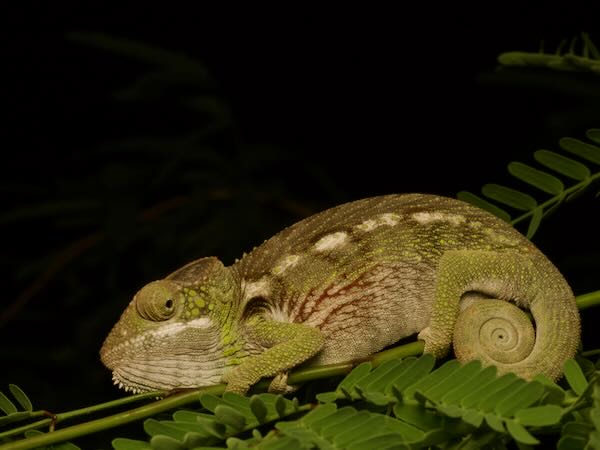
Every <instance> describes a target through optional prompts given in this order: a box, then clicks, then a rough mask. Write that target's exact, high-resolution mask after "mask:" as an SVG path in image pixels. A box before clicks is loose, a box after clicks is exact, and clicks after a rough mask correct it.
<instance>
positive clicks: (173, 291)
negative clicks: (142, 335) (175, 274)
mask: <svg viewBox="0 0 600 450" xmlns="http://www.w3.org/2000/svg"><path fill="white" fill-rule="evenodd" d="M180 295H181V292H180V288H179V287H178V286H177V285H176V284H175V283H172V282H170V281H167V280H160V281H153V282H152V283H149V284H147V285H146V286H144V287H143V288H142V289H140V290H139V292H138V293H137V294H136V296H135V307H136V309H137V312H138V314H139V315H140V316H141V317H142V318H144V319H146V320H151V321H154V322H160V321H163V320H168V319H170V318H171V317H173V315H174V314H175V310H176V309H177V303H178V302H177V299H178V298H179V296H180Z"/></svg>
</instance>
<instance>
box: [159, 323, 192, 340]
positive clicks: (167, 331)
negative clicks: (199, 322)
mask: <svg viewBox="0 0 600 450" xmlns="http://www.w3.org/2000/svg"><path fill="white" fill-rule="evenodd" d="M185 328H186V326H185V324H183V323H181V322H174V323H170V324H168V325H163V326H162V327H160V328H159V329H158V330H156V331H153V332H152V334H153V335H154V336H155V337H158V338H162V337H167V336H174V335H176V334H178V333H180V332H182V331H183V330H184V329H185Z"/></svg>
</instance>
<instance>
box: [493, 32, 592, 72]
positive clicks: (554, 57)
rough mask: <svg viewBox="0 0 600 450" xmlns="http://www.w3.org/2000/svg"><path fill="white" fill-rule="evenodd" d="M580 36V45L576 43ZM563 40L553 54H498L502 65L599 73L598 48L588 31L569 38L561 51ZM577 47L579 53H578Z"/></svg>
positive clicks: (517, 52) (540, 52)
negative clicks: (567, 44)
mask: <svg viewBox="0 0 600 450" xmlns="http://www.w3.org/2000/svg"><path fill="white" fill-rule="evenodd" d="M579 38H581V45H578V41H579ZM564 44H565V42H564V41H563V42H562V43H561V44H560V45H559V46H558V48H557V50H556V52H555V53H554V54H552V53H544V52H543V49H540V51H539V52H537V53H534V52H519V51H516V52H505V53H502V54H500V55H499V56H498V62H499V63H500V64H501V65H503V66H521V67H546V68H549V69H554V70H560V71H572V72H590V73H597V74H600V56H599V52H598V49H597V48H596V46H595V45H594V43H593V42H592V39H591V38H590V36H589V34H588V33H581V35H580V36H575V37H574V38H573V39H571V40H570V42H569V46H568V50H567V51H566V52H563V49H564ZM578 47H579V54H578Z"/></svg>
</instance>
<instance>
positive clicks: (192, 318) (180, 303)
mask: <svg viewBox="0 0 600 450" xmlns="http://www.w3.org/2000/svg"><path fill="white" fill-rule="evenodd" d="M192 264H194V263H192ZM195 264H196V267H195V269H196V270H195V271H194V272H193V273H191V272H190V271H189V270H188V271H187V272H185V273H184V272H182V269H180V271H177V272H175V273H174V274H171V275H170V276H169V277H167V278H166V279H163V280H159V281H153V282H152V283H149V284H147V285H146V286H144V287H143V288H142V289H140V290H139V291H138V293H137V294H136V295H135V296H134V298H133V300H132V301H131V303H130V304H129V306H128V307H127V308H126V309H125V311H124V312H123V314H122V315H121V318H120V320H119V321H118V322H117V324H116V325H115V326H114V328H113V329H112V330H111V332H110V334H109V335H108V337H107V338H106V340H105V341H104V344H103V346H102V349H101V350H100V358H101V360H102V362H103V363H104V365H105V366H106V367H108V368H109V369H111V370H112V372H113V380H114V382H115V384H118V385H119V386H120V387H122V388H125V389H126V390H128V391H129V390H130V391H133V392H143V391H151V390H169V389H175V388H191V387H198V386H205V385H211V384H218V383H219V382H220V380H221V377H222V375H223V371H224V369H225V366H226V364H227V362H228V361H230V360H231V358H235V357H236V356H238V353H239V352H240V351H241V346H240V345H239V343H238V342H236V339H233V333H234V332H235V330H233V329H232V324H231V323H230V322H228V321H231V317H232V316H234V314H232V308H234V306H235V304H236V303H237V302H236V300H237V299H236V293H237V292H239V289H236V288H235V280H234V278H233V277H232V276H231V274H230V272H229V270H228V269H227V268H226V267H224V266H223V265H222V264H221V262H220V261H218V260H217V259H216V258H203V259H202V260H199V261H197V262H195ZM198 265H202V266H203V267H202V269H203V270H201V271H200V272H199V271H198V270H197V269H198ZM186 267H187V266H186ZM191 275H193V276H194V277H195V279H194V280H193V282H191V280H190V279H189V278H190V276H191Z"/></svg>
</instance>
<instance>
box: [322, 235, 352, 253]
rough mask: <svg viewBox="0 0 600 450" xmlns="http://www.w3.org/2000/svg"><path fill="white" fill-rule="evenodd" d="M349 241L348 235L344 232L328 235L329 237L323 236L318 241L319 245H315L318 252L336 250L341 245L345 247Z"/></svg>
mask: <svg viewBox="0 0 600 450" xmlns="http://www.w3.org/2000/svg"><path fill="white" fill-rule="evenodd" d="M347 239H348V234H347V233H345V232H343V231H338V232H337V233H332V234H328V235H327V236H323V237H322V238H321V239H319V240H318V241H317V243H316V244H315V250H316V251H318V252H324V251H328V250H333V249H334V248H336V247H339V246H340V245H344V243H345V242H346V240H347Z"/></svg>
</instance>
